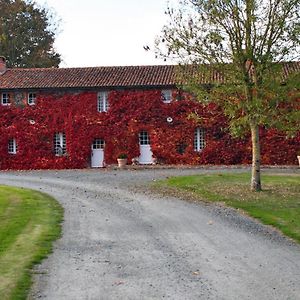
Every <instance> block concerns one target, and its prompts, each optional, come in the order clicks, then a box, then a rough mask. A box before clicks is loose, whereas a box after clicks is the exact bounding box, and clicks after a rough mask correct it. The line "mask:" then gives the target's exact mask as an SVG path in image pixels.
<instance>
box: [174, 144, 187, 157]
mask: <svg viewBox="0 0 300 300" xmlns="http://www.w3.org/2000/svg"><path fill="white" fill-rule="evenodd" d="M186 147H187V144H186V143H184V142H180V143H179V144H177V145H176V151H177V153H179V154H184V153H185V150H186Z"/></svg>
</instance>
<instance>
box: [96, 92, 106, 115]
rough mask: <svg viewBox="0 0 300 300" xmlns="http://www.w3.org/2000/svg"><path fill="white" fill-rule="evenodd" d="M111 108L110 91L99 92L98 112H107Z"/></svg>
mask: <svg viewBox="0 0 300 300" xmlns="http://www.w3.org/2000/svg"><path fill="white" fill-rule="evenodd" d="M108 109H109V103H108V92H99V93H98V94H97V110H98V112H107V111H108Z"/></svg>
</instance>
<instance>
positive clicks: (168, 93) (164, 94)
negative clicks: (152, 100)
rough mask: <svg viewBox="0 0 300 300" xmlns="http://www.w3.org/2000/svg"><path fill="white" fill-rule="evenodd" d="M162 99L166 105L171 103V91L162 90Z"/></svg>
mask: <svg viewBox="0 0 300 300" xmlns="http://www.w3.org/2000/svg"><path fill="white" fill-rule="evenodd" d="M161 98H162V100H163V102H164V103H170V102H171V101H172V91H171V90H162V91H161Z"/></svg>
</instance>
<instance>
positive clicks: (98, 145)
mask: <svg viewBox="0 0 300 300" xmlns="http://www.w3.org/2000/svg"><path fill="white" fill-rule="evenodd" d="M104 147H105V141H104V140H103V139H98V138H97V139H94V141H93V144H92V149H93V150H100V149H104Z"/></svg>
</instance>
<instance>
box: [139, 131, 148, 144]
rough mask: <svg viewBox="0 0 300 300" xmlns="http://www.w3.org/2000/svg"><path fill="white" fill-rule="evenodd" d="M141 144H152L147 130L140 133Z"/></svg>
mask: <svg viewBox="0 0 300 300" xmlns="http://www.w3.org/2000/svg"><path fill="white" fill-rule="evenodd" d="M139 140H140V145H150V138H149V134H148V132H147V131H141V132H140V133H139Z"/></svg>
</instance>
